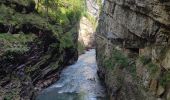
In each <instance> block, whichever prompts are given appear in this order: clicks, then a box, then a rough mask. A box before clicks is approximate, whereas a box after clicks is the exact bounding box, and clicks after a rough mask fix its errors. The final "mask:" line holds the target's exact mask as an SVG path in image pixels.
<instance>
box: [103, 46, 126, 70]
mask: <svg viewBox="0 0 170 100" xmlns="http://www.w3.org/2000/svg"><path fill="white" fill-rule="evenodd" d="M104 66H106V67H108V68H111V69H112V68H114V66H119V67H121V68H125V67H128V58H127V57H126V56H125V55H124V54H123V53H122V52H121V51H119V50H115V49H114V50H113V52H112V55H111V56H110V57H109V58H106V59H105V60H104Z"/></svg>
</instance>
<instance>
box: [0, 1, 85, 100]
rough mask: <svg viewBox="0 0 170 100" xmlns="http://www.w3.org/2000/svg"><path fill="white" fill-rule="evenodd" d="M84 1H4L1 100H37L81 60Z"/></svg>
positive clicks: (0, 28) (1, 12) (1, 13)
mask: <svg viewBox="0 0 170 100" xmlns="http://www.w3.org/2000/svg"><path fill="white" fill-rule="evenodd" d="M84 9H85V8H84V2H83V1H82V0H76V1H75V0H35V1H34V0H1V1H0V78H1V79H0V99H7V100H12V99H24V100H27V99H34V97H35V95H36V94H35V93H36V91H39V90H41V89H42V88H45V87H47V86H48V85H50V84H51V83H52V82H54V81H55V80H56V79H57V78H58V72H59V71H60V70H61V69H62V68H63V67H64V66H66V65H67V64H71V63H74V62H75V61H76V60H77V56H78V53H77V37H78V29H79V19H80V17H81V15H82V13H83V12H82V11H83V10H84Z"/></svg>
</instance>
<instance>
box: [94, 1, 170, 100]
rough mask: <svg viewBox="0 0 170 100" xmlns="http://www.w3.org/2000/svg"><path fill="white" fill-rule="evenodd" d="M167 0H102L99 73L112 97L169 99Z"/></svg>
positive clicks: (169, 8) (169, 4)
mask: <svg viewBox="0 0 170 100" xmlns="http://www.w3.org/2000/svg"><path fill="white" fill-rule="evenodd" d="M169 36H170V1H169V0H105V1H104V5H103V7H102V11H101V14H100V19H99V25H98V29H97V35H96V44H97V46H96V49H97V62H98V65H99V75H100V77H101V78H103V79H104V81H105V83H106V86H107V89H108V93H109V95H110V98H111V99H113V100H156V99H158V100H170V71H169V70H170V64H169V62H170V59H169V57H170V54H169V52H170V48H169V45H170V41H169V39H170V38H169Z"/></svg>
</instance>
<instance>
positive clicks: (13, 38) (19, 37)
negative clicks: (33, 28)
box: [0, 33, 36, 53]
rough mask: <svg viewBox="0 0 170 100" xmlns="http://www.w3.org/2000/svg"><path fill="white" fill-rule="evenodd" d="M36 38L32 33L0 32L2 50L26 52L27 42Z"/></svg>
mask: <svg viewBox="0 0 170 100" xmlns="http://www.w3.org/2000/svg"><path fill="white" fill-rule="evenodd" d="M35 38H36V36H35V35H34V34H14V35H12V34H7V33H3V34H0V43H1V44H2V46H1V47H0V48H1V51H2V52H26V51H28V50H29V48H28V47H27V43H28V42H31V41H33V40H34V39H35ZM2 52H1V53H2Z"/></svg>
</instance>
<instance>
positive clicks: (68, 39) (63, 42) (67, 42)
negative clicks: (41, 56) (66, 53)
mask: <svg viewBox="0 0 170 100" xmlns="http://www.w3.org/2000/svg"><path fill="white" fill-rule="evenodd" d="M73 45H74V43H73V37H72V34H70V33H66V34H65V35H64V36H62V38H61V39H60V51H61V50H62V49H64V48H69V47H72V46H73Z"/></svg>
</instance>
